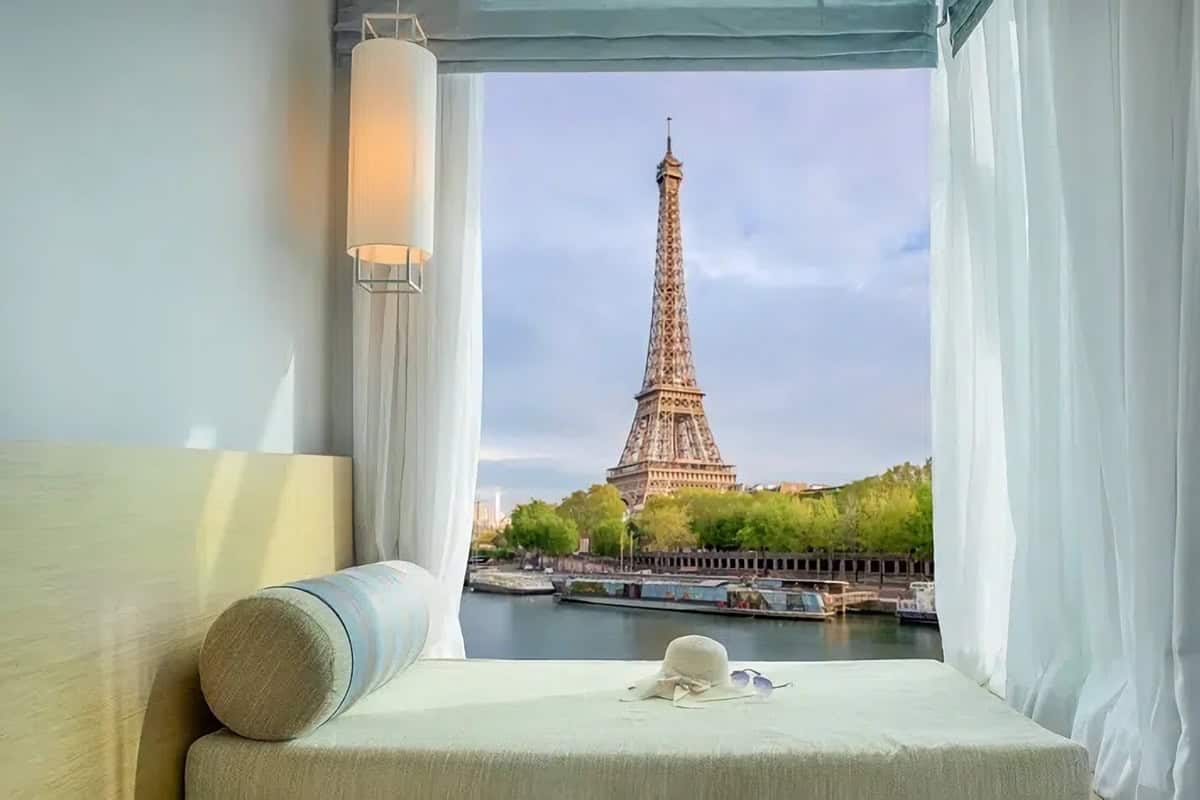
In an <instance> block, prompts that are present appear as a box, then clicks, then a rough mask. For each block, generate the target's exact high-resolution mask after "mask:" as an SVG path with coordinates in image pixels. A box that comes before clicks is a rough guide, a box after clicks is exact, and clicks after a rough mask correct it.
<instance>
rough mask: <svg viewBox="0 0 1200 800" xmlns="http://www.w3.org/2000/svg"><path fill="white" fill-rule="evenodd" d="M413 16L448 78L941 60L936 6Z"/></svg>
mask: <svg viewBox="0 0 1200 800" xmlns="http://www.w3.org/2000/svg"><path fill="white" fill-rule="evenodd" d="M401 7H402V8H403V9H404V10H405V11H410V12H413V13H415V14H417V16H418V18H419V19H420V20H421V25H422V27H423V28H424V29H425V32H426V33H427V34H428V35H429V47H430V49H431V50H433V52H434V53H436V54H437V57H438V64H439V68H440V69H441V70H442V72H494V71H589V72H597V71H602V70H623V71H640V70H699V69H725V70H729V69H737V70H767V69H789V70H798V69H880V68H885V67H931V66H933V65H934V64H935V63H936V61H937V45H936V36H935V33H934V31H935V26H936V23H937V19H936V17H937V5H936V2H935V0H842V2H838V3H828V2H822V0H757V1H756V2H750V3H746V2H736V0H669V1H668V0H634V1H633V2H629V1H628V0H626V1H625V2H587V3H581V2H579V0H547V1H546V2H538V3H531V2H528V1H527V0H405V2H402V3H401ZM350 22H351V23H352V22H353V20H351V21H350ZM346 27H347V30H348V33H353V32H355V31H356V30H357V28H356V27H355V26H353V25H347V26H346ZM351 28H352V29H353V30H349V29H351Z"/></svg>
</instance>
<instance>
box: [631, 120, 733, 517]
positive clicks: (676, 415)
mask: <svg viewBox="0 0 1200 800" xmlns="http://www.w3.org/2000/svg"><path fill="white" fill-rule="evenodd" d="M667 125H668V127H667V153H666V155H665V156H663V160H662V161H660V162H659V164H658V172H657V176H656V180H657V181H658V246H657V249H656V251H655V256H654V301H653V307H652V311H651V314H650V342H649V345H648V346H647V348H646V372H645V375H644V376H643V378H642V388H641V391H639V392H638V393H637V395H635V397H634V399H635V400H636V401H637V410H636V411H635V412H634V415H633V425H632V426H631V427H630V429H629V436H628V438H627V439H626V440H625V449H624V451H622V453H621V460H620V461H619V462H618V463H617V466H615V467H613V468H612V469H610V470H608V482H609V483H611V484H613V485H614V486H616V487H617V489H618V490H619V491H620V492H621V497H622V499H624V500H625V503H626V505H628V506H629V507H630V508H635V509H636V508H641V506H642V505H644V504H645V502H646V498H648V497H651V496H653V495H657V494H669V493H670V492H673V491H675V490H676V489H682V488H685V487H702V488H706V489H730V488H732V487H733V486H734V484H735V483H737V475H736V474H735V472H734V468H733V465H732V464H726V463H725V462H724V461H722V460H721V452H720V450H718V449H717V443H716V440H715V439H714V438H713V434H712V429H711V428H710V427H709V424H708V417H707V416H705V413H704V392H702V391H700V389H699V387H698V386H697V385H696V368H695V365H694V364H693V363H692V340H691V336H690V334H689V332H688V317H687V295H686V293H685V288H684V275H683V242H682V237H681V235H680V225H679V185H680V184H681V183H682V182H683V162H681V161H680V160H679V159H677V158H675V155H674V154H673V153H672V152H671V132H670V119H669V118H668V121H667Z"/></svg>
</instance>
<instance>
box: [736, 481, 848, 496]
mask: <svg viewBox="0 0 1200 800" xmlns="http://www.w3.org/2000/svg"><path fill="white" fill-rule="evenodd" d="M841 488H842V487H841V486H830V485H828V484H824V483H805V482H804V481H780V482H779V483H754V484H750V485H749V486H743V487H741V489H742V491H743V492H746V493H748V494H757V493H758V492H776V493H778V494H807V495H821V494H824V493H825V492H836V491H837V490H838V489H841Z"/></svg>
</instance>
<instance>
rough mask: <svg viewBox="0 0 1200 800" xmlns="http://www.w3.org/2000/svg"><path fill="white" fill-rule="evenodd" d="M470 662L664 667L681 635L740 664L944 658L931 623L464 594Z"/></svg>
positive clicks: (883, 618) (539, 597)
mask: <svg viewBox="0 0 1200 800" xmlns="http://www.w3.org/2000/svg"><path fill="white" fill-rule="evenodd" d="M460 619H461V620H462V626H463V637H464V638H465V639H466V645H467V657H468V658H588V659H596V658H600V659H603V658H616V659H626V660H645V661H657V660H659V659H661V658H662V656H663V651H664V650H666V647H667V643H668V642H670V641H671V640H672V639H674V638H675V637H677V636H683V635H685V634H689V633H700V634H704V635H705V636H711V637H712V638H714V639H716V640H717V641H719V642H722V643H723V644H724V645H725V647H726V648H727V649H728V650H729V655H730V658H732V659H737V660H739V661H841V660H853V659H864V658H935V659H941V657H942V638H941V635H940V634H939V633H938V631H937V629H936V628H934V627H932V626H927V625H900V624H898V623H897V622H896V620H895V619H894V618H892V617H889V616H883V615H868V614H863V615H853V614H851V615H847V616H846V617H844V618H841V619H838V620H836V621H834V622H826V623H822V622H801V621H793V620H773V619H754V618H747V617H722V616H716V615H712V614H691V613H684V612H679V611H644V610H640V609H627V608H612V607H602V606H592V605H585V604H582V603H559V602H557V601H556V600H555V599H554V597H552V596H547V595H541V596H536V597H513V596H509V595H500V594H486V593H483V592H463V596H462V613H461V614H460Z"/></svg>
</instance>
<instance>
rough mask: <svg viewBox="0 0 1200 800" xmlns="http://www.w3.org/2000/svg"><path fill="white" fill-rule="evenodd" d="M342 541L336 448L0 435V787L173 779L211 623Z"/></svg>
mask: <svg viewBox="0 0 1200 800" xmlns="http://www.w3.org/2000/svg"><path fill="white" fill-rule="evenodd" d="M351 541H352V533H351V469H350V460H349V459H346V458H334V457H326V456H297V455H273V454H253V453H234V452H222V451H203V450H183V449H151V448H135V447H114V446H109V445H78V444H47V443H18V444H0V797H47V798H51V797H52V798H66V797H87V798H117V797H119V798H138V800H142V799H143V798H154V799H155V800H157V798H171V797H178V796H180V795H181V794H182V778H183V759H184V755H185V753H186V750H187V747H188V745H189V744H190V743H191V742H192V741H193V740H195V739H196V738H197V737H199V736H200V735H202V734H204V733H206V732H208V731H210V730H213V729H214V728H215V727H216V725H215V722H214V721H213V720H212V718H211V717H210V715H209V714H208V711H207V709H206V707H205V705H204V701H203V698H202V697H201V696H200V691H199V684H198V680H197V671H196V655H197V651H198V649H199V646H200V643H201V641H202V639H203V636H204V633H205V631H206V629H207V627H208V625H209V623H210V622H211V621H212V620H213V619H214V618H215V617H216V616H217V614H218V613H219V612H220V611H221V610H222V609H223V608H224V607H225V606H226V605H227V604H229V603H230V602H231V601H232V600H234V599H235V598H237V597H239V596H241V595H244V594H247V593H249V592H251V591H253V590H255V589H257V588H259V587H262V586H266V585H271V584H275V583H280V582H283V581H289V580H293V579H297V578H302V577H308V576H313V575H319V574H323V573H328V572H332V571H334V570H337V569H340V568H342V567H345V566H348V565H349V564H350V563H351V560H352V544H351Z"/></svg>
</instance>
